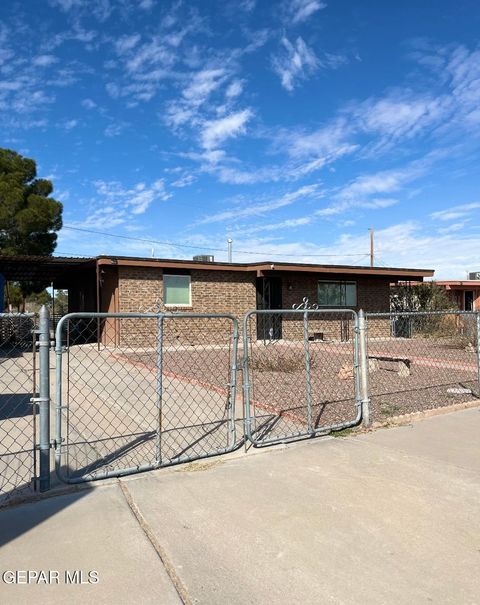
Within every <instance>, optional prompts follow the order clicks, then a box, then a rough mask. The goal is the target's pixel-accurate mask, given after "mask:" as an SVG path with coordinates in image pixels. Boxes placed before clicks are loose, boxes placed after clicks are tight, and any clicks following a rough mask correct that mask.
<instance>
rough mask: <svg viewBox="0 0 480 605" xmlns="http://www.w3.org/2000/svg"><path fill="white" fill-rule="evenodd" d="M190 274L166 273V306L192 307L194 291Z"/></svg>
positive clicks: (164, 280)
mask: <svg viewBox="0 0 480 605" xmlns="http://www.w3.org/2000/svg"><path fill="white" fill-rule="evenodd" d="M190 286H191V284H190V275H164V276H163V299H164V301H165V305H166V306H173V307H190V306H191V304H192V292H191V287H190Z"/></svg>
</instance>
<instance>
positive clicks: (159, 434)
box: [155, 314, 164, 466]
mask: <svg viewBox="0 0 480 605" xmlns="http://www.w3.org/2000/svg"><path fill="white" fill-rule="evenodd" d="M163 318H164V316H163V315H162V314H159V315H158V317H157V381H156V391H157V402H156V404H157V435H156V443H155V449H156V456H155V457H156V463H157V466H161V465H162V431H163V426H162V425H163V418H162V403H163Z"/></svg>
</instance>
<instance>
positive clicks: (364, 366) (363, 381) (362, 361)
mask: <svg viewBox="0 0 480 605" xmlns="http://www.w3.org/2000/svg"><path fill="white" fill-rule="evenodd" d="M358 344H359V352H358V356H359V360H358V362H359V363H358V369H359V371H360V396H361V404H362V422H363V426H365V427H368V426H370V425H371V418H370V398H369V396H368V395H369V393H368V357H367V355H368V352H367V326H366V320H365V313H364V312H363V309H360V311H359V312H358Z"/></svg>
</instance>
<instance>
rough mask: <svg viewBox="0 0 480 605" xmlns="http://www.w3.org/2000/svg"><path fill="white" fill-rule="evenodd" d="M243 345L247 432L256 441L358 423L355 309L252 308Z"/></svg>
mask: <svg viewBox="0 0 480 605" xmlns="http://www.w3.org/2000/svg"><path fill="white" fill-rule="evenodd" d="M244 348H245V362H244V380H245V385H244V388H245V395H246V397H245V399H246V421H247V423H246V424H247V434H248V436H249V438H250V439H251V440H252V442H253V443H254V444H255V445H266V444H270V443H276V442H280V441H288V440H293V439H296V438H299V437H302V436H313V435H316V434H324V433H326V432H329V431H330V430H333V429H340V428H344V427H347V426H351V425H353V424H356V423H357V422H358V421H359V419H360V416H359V403H358V400H359V398H358V373H357V368H358V363H357V361H358V353H357V333H356V315H355V313H354V312H353V311H344V310H340V311H337V310H334V311H330V310H309V311H293V310H292V311H256V312H251V313H249V314H247V316H246V318H245V321H244Z"/></svg>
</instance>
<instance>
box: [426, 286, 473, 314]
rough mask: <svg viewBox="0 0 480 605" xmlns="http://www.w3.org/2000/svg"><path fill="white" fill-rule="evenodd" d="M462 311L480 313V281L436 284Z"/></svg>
mask: <svg viewBox="0 0 480 605" xmlns="http://www.w3.org/2000/svg"><path fill="white" fill-rule="evenodd" d="M435 283H436V284H437V285H438V286H441V287H442V288H445V290H446V291H447V294H448V296H449V297H450V299H451V300H452V302H453V303H454V304H455V306H457V307H458V308H459V309H460V310H461V311H480V279H467V280H461V281H454V280H447V281H437V282H435Z"/></svg>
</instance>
